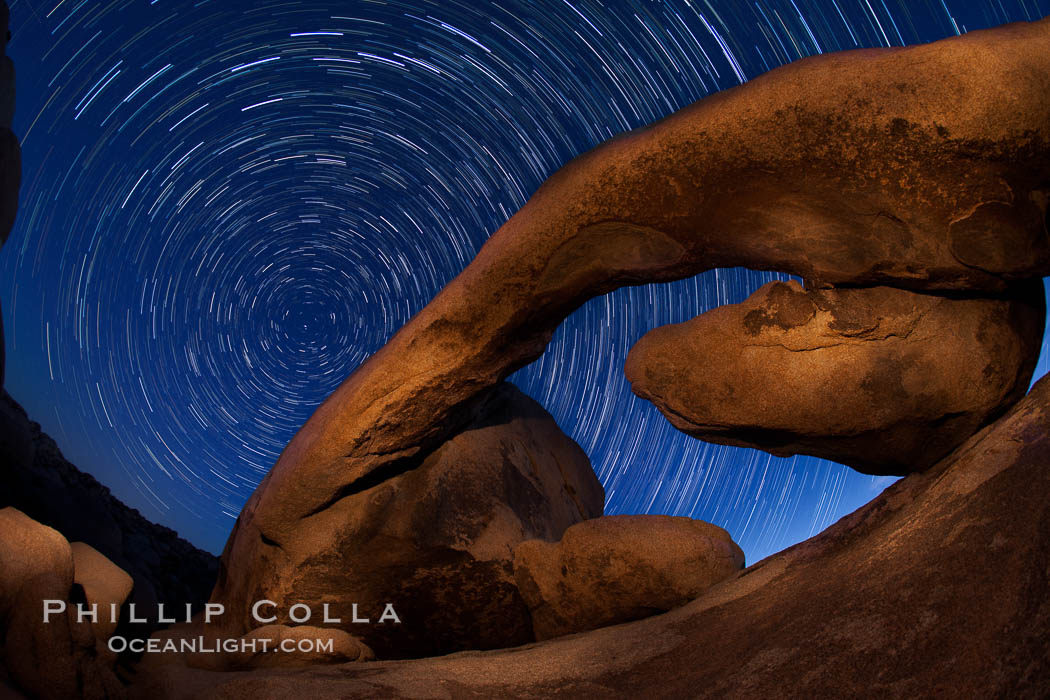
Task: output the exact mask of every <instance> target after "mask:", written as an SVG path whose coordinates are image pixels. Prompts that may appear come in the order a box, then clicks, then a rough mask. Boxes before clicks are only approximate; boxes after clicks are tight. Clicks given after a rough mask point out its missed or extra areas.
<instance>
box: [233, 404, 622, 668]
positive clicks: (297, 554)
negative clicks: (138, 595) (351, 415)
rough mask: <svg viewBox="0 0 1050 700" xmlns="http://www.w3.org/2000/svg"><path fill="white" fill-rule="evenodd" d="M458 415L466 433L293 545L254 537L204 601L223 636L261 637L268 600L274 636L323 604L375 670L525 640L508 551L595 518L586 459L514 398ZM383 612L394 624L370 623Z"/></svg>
mask: <svg viewBox="0 0 1050 700" xmlns="http://www.w3.org/2000/svg"><path fill="white" fill-rule="evenodd" d="M468 413H469V418H468V420H469V422H468V423H467V425H466V427H465V428H463V429H462V430H460V431H459V432H457V433H456V434H455V435H454V436H452V437H450V438H449V439H448V440H447V441H446V442H444V443H443V444H441V445H440V446H439V447H437V448H436V449H434V450H433V451H432V452H430V453H429V454H427V455H425V456H423V455H416V456H408V457H406V458H403V459H402V460H401V461H399V462H397V463H395V465H396V468H393V469H390V470H388V471H386V472H385V473H378V472H375V473H373V476H374V477H375V478H374V479H373V480H363V481H359V482H357V484H356V485H355V486H354V488H351V489H346V490H344V491H342V492H340V494H339V497H338V500H337V501H335V502H333V503H331V504H329V505H327V506H326V507H325V508H323V509H320V510H319V511H318V512H317V513H315V514H313V515H311V516H308V518H307V519H308V521H309V525H308V528H307V530H304V531H303V535H302V536H301V537H298V538H295V539H291V540H284V541H283V542H281V543H277V542H273V541H269V540H267V539H265V538H261V539H260V541H259V542H258V553H257V556H256V558H255V560H254V567H255V568H253V569H252V570H251V571H250V572H244V571H236V572H231V571H224V572H223V573H222V575H221V576H220V578H219V583H218V586H217V587H216V594H215V596H214V598H215V599H216V600H221V601H223V602H224V603H225V605H226V610H227V613H226V615H224V616H223V619H222V624H223V625H224V627H225V632H230V633H234V634H243V633H244V632H247V631H248V630H250V629H251V628H252V627H256V626H258V625H259V622H258V621H256V620H253V618H252V610H251V608H252V606H253V604H254V602H255V601H259V600H264V599H265V600H270V601H273V602H274V603H276V606H275V607H274V609H273V610H272V612H273V613H274V615H275V616H276V618H277V619H276V620H274V621H275V622H278V623H282V624H291V623H292V622H293V620H292V619H291V618H290V614H289V613H290V608H291V606H292V605H294V604H304V605H308V606H310V608H311V609H312V610H313V611H314V614H316V615H320V614H321V610H322V606H323V605H324V604H328V606H329V611H330V613H331V617H333V618H339V619H340V620H342V622H341V623H339V624H336V625H328V626H336V627H341V628H342V629H344V630H346V631H347V632H348V633H350V634H352V635H354V636H357V637H360V638H361V640H362V641H363V642H364V643H365V644H366V645H368V646H369V647H371V648H372V649H373V650H374V651H375V654H376V656H377V657H379V658H404V657H412V656H428V655H438V654H444V653H449V652H452V651H459V650H462V649H491V648H496V647H506V646H516V645H519V644H524V643H526V642H529V641H532V640H533V635H532V624H531V620H530V616H529V611H528V608H527V607H526V605H525V602H524V601H523V600H522V598H521V596H520V595H519V593H518V589H517V587H516V586H515V584H514V576H513V568H512V562H513V551H514V547H515V545H517V544H518V543H519V542H521V541H523V540H526V539H533V538H540V539H547V540H556V539H558V538H559V537H561V535H562V533H563V532H564V531H565V528H567V527H569V526H570V525H573V524H574V523H578V522H580V521H581V520H584V519H587V518H594V517H597V516H599V515H601V514H602V509H603V507H604V492H603V490H602V486H601V483H600V482H599V481H598V479H597V477H596V476H595V475H594V471H593V470H592V469H591V464H590V461H589V460H588V459H587V456H586V454H584V452H583V450H581V449H580V447H579V446H578V445H577V444H576V443H575V442H573V441H572V440H571V439H570V438H569V437H568V436H566V435H565V434H564V433H562V432H561V430H560V429H559V428H558V426H557V424H556V423H555V422H554V419H553V418H551V417H550V416H549V415H548V414H547V412H546V411H544V410H543V408H542V407H540V405H539V404H537V403H536V402H535V401H533V400H532V399H530V398H528V397H527V396H525V395H524V394H522V393H521V392H520V391H518V389H517V388H515V387H514V386H513V385H511V384H500V385H498V386H496V387H494V388H493V389H492V390H490V391H488V392H485V394H483V395H482V397H481V398H480V399H479V400H478V401H477V402H476V403H475V404H473V405H472V406H470V408H469V411H468ZM254 505H255V502H254V501H252V502H250V503H249V504H248V506H246V509H245V512H246V513H248V514H249V516H250V513H251V509H252V507H254ZM386 603H390V604H391V605H392V606H393V609H394V613H395V614H396V615H397V617H398V619H399V622H396V623H395V622H393V621H392V619H388V620H387V621H384V622H381V621H380V620H381V618H382V615H383V612H384V609H385V604H386ZM355 606H356V607H355ZM355 610H356V614H355ZM270 612H271V609H270V608H267V614H269V613H270ZM355 617H359V618H368V619H369V620H370V623H369V624H357V623H354V622H353V620H354V618H355ZM309 624H315V622H314V621H313V620H311V621H310V622H309Z"/></svg>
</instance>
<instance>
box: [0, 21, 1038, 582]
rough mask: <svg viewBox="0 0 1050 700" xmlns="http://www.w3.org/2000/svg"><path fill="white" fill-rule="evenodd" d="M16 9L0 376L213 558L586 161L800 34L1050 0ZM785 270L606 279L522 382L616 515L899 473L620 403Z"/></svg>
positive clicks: (815, 515)
mask: <svg viewBox="0 0 1050 700" xmlns="http://www.w3.org/2000/svg"><path fill="white" fill-rule="evenodd" d="M10 4H11V9H12V28H13V34H14V36H13V40H12V42H11V44H10V45H9V47H8V52H9V54H10V55H11V56H12V57H13V58H14V60H15V65H16V68H17V70H18V101H17V115H16V122H15V131H16V134H17V135H18V136H19V137H20V138H21V140H22V143H23V159H24V164H23V187H22V198H21V207H20V210H19V214H18V221H17V224H16V229H15V231H14V232H13V234H12V238H11V240H10V241H9V242H8V245H7V246H6V247H5V249H4V252H3V255H2V258H0V274H2V277H0V298H3V300H4V312H5V314H6V315H7V318H6V319H5V326H6V328H7V333H8V339H7V340H8V344H9V354H8V373H7V374H8V389H9V391H10V392H11V393H12V395H13V396H14V397H15V398H16V399H18V400H19V401H21V402H22V403H23V404H24V405H26V407H27V408H28V409H29V412H30V415H31V416H33V417H34V418H36V419H37V420H40V421H41V422H42V423H43V424H44V427H45V429H46V430H48V431H49V432H51V433H52V434H53V435H54V436H55V437H56V439H57V440H58V442H59V444H60V446H61V447H62V448H63V450H64V451H65V452H66V454H67V456H68V457H69V458H70V459H71V460H72V461H73V462H74V463H76V464H77V465H78V466H79V467H80V468H82V469H83V470H85V471H88V472H91V473H93V474H94V475H95V476H96V477H97V478H98V479H99V480H100V481H102V482H103V483H105V484H106V485H108V486H110V487H111V488H112V489H113V491H114V492H115V493H116V495H117V496H119V497H120V498H122V499H123V500H125V501H126V502H128V503H130V504H131V505H133V506H136V507H138V508H140V509H142V510H143V511H144V512H145V514H146V515H148V516H149V517H152V518H154V519H157V520H159V521H160V522H163V523H165V524H167V525H170V526H171V527H174V528H175V529H177V530H178V531H179V532H180V533H182V534H184V535H185V536H187V537H189V538H190V539H191V540H193V541H194V542H195V543H197V544H198V545H200V546H203V547H206V548H208V549H211V550H213V551H216V550H218V549H219V548H221V546H222V543H223V542H224V541H225V539H226V536H227V535H228V533H229V530H230V528H231V527H232V524H233V519H234V518H235V517H236V515H237V513H238V512H239V511H240V508H241V506H242V505H243V503H244V501H245V500H246V499H247V497H248V495H249V494H250V493H251V492H252V490H253V489H254V488H255V486H256V485H257V484H258V482H259V481H260V480H261V479H262V477H263V476H264V474H265V473H266V471H267V470H268V469H269V468H270V466H271V465H272V464H273V463H274V462H275V460H276V458H277V455H278V454H279V453H280V450H281V449H282V448H283V446H284V445H285V444H286V443H287V442H288V440H289V439H290V438H291V437H292V435H293V434H294V433H295V431H296V430H297V429H298V427H299V426H301V425H302V423H303V422H304V421H305V420H306V419H307V418H308V417H309V415H310V414H311V413H312V411H313V410H314V408H315V407H316V406H317V405H318V404H319V403H320V402H321V401H322V400H323V399H324V398H325V397H326V396H327V395H328V394H330V393H331V392H332V390H334V388H335V387H336V386H337V385H338V384H339V383H340V382H341V381H342V380H343V379H345V378H346V377H347V376H348V375H349V374H350V373H351V372H352V371H353V369H354V368H355V367H356V366H357V365H358V364H360V363H361V362H362V361H363V360H364V359H365V358H366V357H368V356H369V355H370V354H371V353H373V352H375V350H377V349H378V348H379V347H380V346H381V345H382V344H383V343H384V342H385V341H386V339H387V338H389V337H390V335H392V334H393V333H394V332H395V331H396V330H397V329H398V328H400V326H401V325H402V324H404V323H405V322H406V321H407V320H408V319H409V318H410V316H411V315H412V314H414V313H415V312H417V311H418V310H419V309H421V308H422V307H423V306H424V305H425V304H426V303H427V301H429V299H430V298H431V297H432V296H433V295H434V294H435V293H436V292H437V291H438V290H439V289H440V288H441V287H442V286H443V285H444V284H445V283H446V282H448V280H450V279H451V278H452V277H453V276H454V275H455V274H457V273H458V272H459V270H461V269H462V268H463V267H464V266H465V265H466V264H467V263H468V262H469V261H470V260H471V258H472V257H473V255H474V254H475V252H476V251H477V250H478V249H479V247H480V246H481V244H482V243H483V242H484V241H485V239H486V238H487V237H488V236H489V235H490V234H491V233H492V232H493V231H495V230H496V229H497V228H498V227H499V226H500V224H502V223H503V222H504V221H505V220H506V219H507V218H508V217H509V216H510V215H511V214H513V213H514V212H515V211H516V210H517V209H518V208H519V207H521V206H522V204H524V202H525V201H526V200H527V198H528V196H529V195H530V194H531V193H532V192H533V191H534V190H535V189H536V188H537V187H538V186H539V184H540V183H541V182H542V181H543V180H544V179H545V178H546V177H547V176H548V175H549V174H551V173H552V172H553V171H554V170H556V169H557V168H558V167H559V166H560V165H561V164H563V163H564V162H566V161H567V160H569V159H570V158H572V157H573V156H575V155H578V154H579V153H581V152H583V151H585V150H587V149H589V148H592V147H594V146H595V145H597V144H598V143H600V142H602V141H604V140H606V139H608V138H610V137H611V136H613V135H615V134H617V133H620V132H623V131H625V130H628V129H632V128H635V127H639V126H642V125H644V124H647V123H649V122H652V121H654V120H656V119H659V118H661V117H663V116H666V115H667V114H669V113H671V112H673V111H675V110H677V109H679V108H681V107H683V106H685V105H687V104H689V103H691V102H693V101H695V100H697V99H700V98H702V97H703V96H705V95H707V94H710V93H712V92H715V91H717V90H720V89H724V88H726V87H729V86H732V85H736V84H739V83H740V82H743V81H746V80H748V79H750V78H752V77H754V76H756V75H758V74H760V73H762V72H765V71H766V70H769V69H770V68H773V67H775V66H777V65H781V64H783V63H786V62H789V61H791V60H794V59H796V58H799V57H801V56H806V55H812V54H816V53H823V52H828V51H837V50H842V49H850V48H855V47H870V46H891V45H895V46H899V45H903V44H905V43H915V42H918V41H929V40H933V39H937V38H941V37H944V36H949V35H952V34H957V33H961V32H965V31H968V30H971V29H976V28H980V27H987V26H993V25H997V24H1001V23H1003V22H1007V21H1014V20H1031V19H1036V18H1038V17H1040V16H1042V15H1046V14H1050V0H991V1H987V2H984V1H982V2H970V1H967V2H962V1H961V0H944V1H943V2H942V1H941V0H932V1H927V2H904V1H903V0H787V1H786V2H785V1H781V0H758V1H757V2H752V3H740V2H728V1H727V0H676V1H673V2H663V3H660V2H651V1H643V0H636V1H634V2H627V1H625V2H619V1H618V2H605V3H601V2H594V1H590V0H574V1H573V2H567V1H562V0H557V1H553V0H552V1H549V2H541V3H531V2H510V1H509V0H507V1H500V2H469V3H468V2H446V1H442V2H422V1H417V0H413V1H411V2H408V1H406V2H398V1H384V2H379V1H376V2H356V3H346V2H341V3H322V2H299V1H295V0H288V1H283V2H282V1H274V2H267V1H266V0H256V1H253V2H226V1H220V0H210V1H208V0H203V1H197V2H175V1H174V0H153V1H152V2H149V1H148V0H134V1H132V0H111V1H105V0H99V1H97V2H96V1H95V0H90V1H82V0H61V1H60V0H48V4H45V3H44V0H14V1H13V2H11V3H10ZM773 278H774V275H771V274H769V273H757V272H752V271H747V270H718V271H713V272H711V273H708V274H705V275H701V276H699V277H697V278H693V279H689V280H684V281H682V282H679V283H675V284H669V285H650V286H644V287H637V288H632V289H624V290H619V291H617V292H615V293H613V294H610V295H608V296H606V297H602V298H599V299H595V300H593V301H591V302H590V303H588V304H587V305H585V306H584V307H582V308H581V309H580V310H579V311H577V312H576V313H575V314H574V315H573V316H572V317H570V319H569V320H568V321H567V322H566V323H565V324H564V325H563V326H562V327H561V329H559V331H558V334H557V335H556V337H555V340H554V342H553V343H552V344H551V347H550V348H549V350H548V352H547V353H546V354H545V355H544V356H543V357H542V358H541V359H540V360H539V361H538V362H536V363H535V364H533V365H532V366H530V367H527V368H525V369H523V370H521V371H519V372H518V373H517V374H516V375H514V377H513V378H512V379H513V381H515V382H516V383H518V385H519V386H521V387H522V388H523V389H524V390H525V391H527V392H528V393H530V394H531V395H532V396H534V397H535V398H536V399H538V400H539V401H540V402H541V403H543V405H544V406H545V407H546V408H547V409H548V410H549V411H550V412H551V413H552V414H553V415H554V417H555V418H556V419H557V420H558V422H559V424H560V425H561V426H562V428H563V429H564V430H565V431H566V432H567V433H569V434H570V435H571V436H572V437H574V438H575V439H576V440H577V442H579V443H580V444H581V446H582V447H583V448H584V449H585V450H586V451H587V453H588V454H589V455H590V457H591V460H592V462H593V464H594V467H595V470H596V471H597V473H598V475H599V477H600V478H601V480H602V482H603V483H604V485H605V488H606V494H607V507H606V512H608V513H629V512H633V513H643V512H644V513H670V514H677V515H690V516H693V517H697V518H701V519H704V520H708V521H711V522H714V523H717V524H719V525H722V526H724V527H726V528H727V529H728V530H729V531H730V532H731V533H732V535H733V536H734V538H735V539H736V540H737V541H738V542H740V544H741V545H742V546H743V548H744V550H745V552H746V553H747V555H748V559H749V561H755V560H757V559H758V558H761V557H762V556H764V555H766V554H768V553H770V552H772V551H776V550H777V549H780V548H782V547H784V546H787V545H789V544H791V543H793V542H797V541H799V540H800V539H803V538H804V537H807V536H808V535H810V534H813V533H815V532H817V531H819V530H820V529H822V528H823V527H825V526H826V525H827V524H829V523H830V522H832V521H833V520H834V519H836V518H837V517H839V516H841V515H842V514H844V513H845V512H848V511H849V510H852V509H853V508H854V507H856V506H857V505H858V504H860V503H862V502H864V501H866V500H868V499H870V498H871V497H872V496H874V495H875V494H876V493H878V491H879V490H880V489H881V488H882V487H884V486H885V485H886V483H888V480H886V479H876V478H873V477H868V476H863V475H859V474H856V473H854V472H852V471H850V470H848V469H846V468H845V467H842V466H840V465H836V464H831V463H828V462H822V461H819V460H815V459H810V458H794V459H778V458H773V457H770V456H768V455H766V454H764V453H761V452H756V451H749V450H741V449H733V448H726V447H719V446H713V445H708V444H705V443H701V442H698V441H696V440H693V439H691V438H689V437H686V436H684V435H682V434H680V433H678V432H677V431H675V430H674V429H673V428H672V427H671V426H670V425H669V424H668V423H667V422H666V421H665V420H664V419H663V418H662V417H661V416H660V415H659V414H658V413H657V412H656V411H655V409H653V408H652V407H651V406H650V405H649V404H648V403H646V402H644V401H641V400H638V399H635V398H634V397H633V396H632V395H631V393H630V391H629V389H628V386H627V383H626V381H625V379H624V377H623V371H622V368H623V361H624V359H625V357H626V353H627V350H628V348H629V347H630V346H631V345H632V344H633V343H634V342H635V341H636V340H637V339H638V338H639V337H641V335H642V334H643V333H645V332H646V331H647V330H649V329H650V328H652V327H654V326H657V325H662V324H666V323H671V322H678V321H684V320H686V319H688V318H690V317H692V316H695V315H696V314H698V313H701V312H703V311H705V310H708V309H710V308H713V307H715V306H718V305H720V304H724V303H729V302H736V301H740V300H742V299H743V298H745V297H746V296H747V295H748V294H749V293H750V292H751V291H753V290H754V289H755V288H757V287H758V286H759V285H760V284H762V283H764V282H766V281H768V280H770V279H773ZM1044 363H1045V360H1044ZM1040 371H1041V372H1042V371H1045V364H1044V365H1042V366H1041V368H1040Z"/></svg>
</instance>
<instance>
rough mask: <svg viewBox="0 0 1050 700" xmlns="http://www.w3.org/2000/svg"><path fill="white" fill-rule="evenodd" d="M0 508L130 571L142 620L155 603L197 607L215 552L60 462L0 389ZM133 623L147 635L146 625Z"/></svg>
mask: <svg viewBox="0 0 1050 700" xmlns="http://www.w3.org/2000/svg"><path fill="white" fill-rule="evenodd" d="M4 506H13V507H15V508H18V509H19V510H21V511H22V512H24V513H25V514H27V515H28V516H29V517H31V518H33V519H34V520H37V521H39V522H41V523H43V524H45V525H47V526H49V527H53V528H55V529H56V530H58V531H59V532H60V533H62V535H64V536H65V537H66V538H68V539H70V540H78V541H81V542H84V543H86V544H88V545H90V546H91V547H92V548H94V549H96V550H98V552H99V553H101V554H102V555H104V556H105V557H106V558H107V559H108V560H110V561H111V562H113V563H114V565H116V566H117V567H119V568H120V569H122V570H123V571H125V572H127V573H128V574H129V575H131V577H132V578H133V579H134V582H135V587H134V591H133V592H132V595H131V600H132V602H135V603H137V604H138V608H139V610H140V611H141V612H140V615H141V616H143V617H148V618H155V617H156V611H157V603H158V602H161V603H165V604H166V605H167V606H168V610H172V609H175V608H177V609H179V610H182V609H183V606H185V604H186V603H192V604H193V605H195V606H196V607H197V608H199V607H200V606H201V605H203V604H204V601H206V600H207V599H208V594H209V593H210V591H211V588H212V587H213V586H214V585H215V579H216V577H217V576H218V570H219V565H218V560H217V559H216V557H214V556H212V555H211V554H208V553H207V552H202V551H201V550H199V549H197V548H196V547H194V546H193V545H191V544H190V543H189V542H186V541H185V540H183V539H181V538H179V536H178V535H177V534H176V533H175V532H174V531H173V530H170V529H168V528H166V527H164V526H162V525H157V524H155V523H152V522H150V521H148V520H146V519H145V518H144V517H142V515H140V514H139V512H138V511H137V510H135V509H133V508H128V507H127V506H126V505H124V504H123V503H121V502H120V501H119V500H117V499H116V498H114V497H113V496H112V494H110V492H109V489H108V488H106V487H105V486H102V485H101V484H99V483H98V482H97V481H96V480H95V479H94V478H93V477H92V476H91V475H89V474H85V473H83V472H81V471H79V470H78V469H77V468H76V467H74V466H73V465H72V464H70V463H69V462H67V461H66V460H65V458H64V457H63V456H62V453H61V451H60V450H59V449H58V447H57V446H56V445H55V442H54V440H52V439H51V438H50V437H49V436H48V435H47V434H46V433H43V432H42V431H41V430H40V425H39V424H37V423H35V422H32V421H30V420H29V419H28V418H27V416H26V413H25V411H24V410H23V409H22V407H21V406H19V405H18V404H17V403H16V402H15V401H14V400H13V399H12V398H11V397H10V396H9V395H8V394H7V393H6V392H2V393H0V507H4ZM135 627H136V628H142V629H141V630H140V633H141V634H142V635H143V636H148V634H149V631H150V629H149V627H148V626H143V625H136V626H135Z"/></svg>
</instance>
